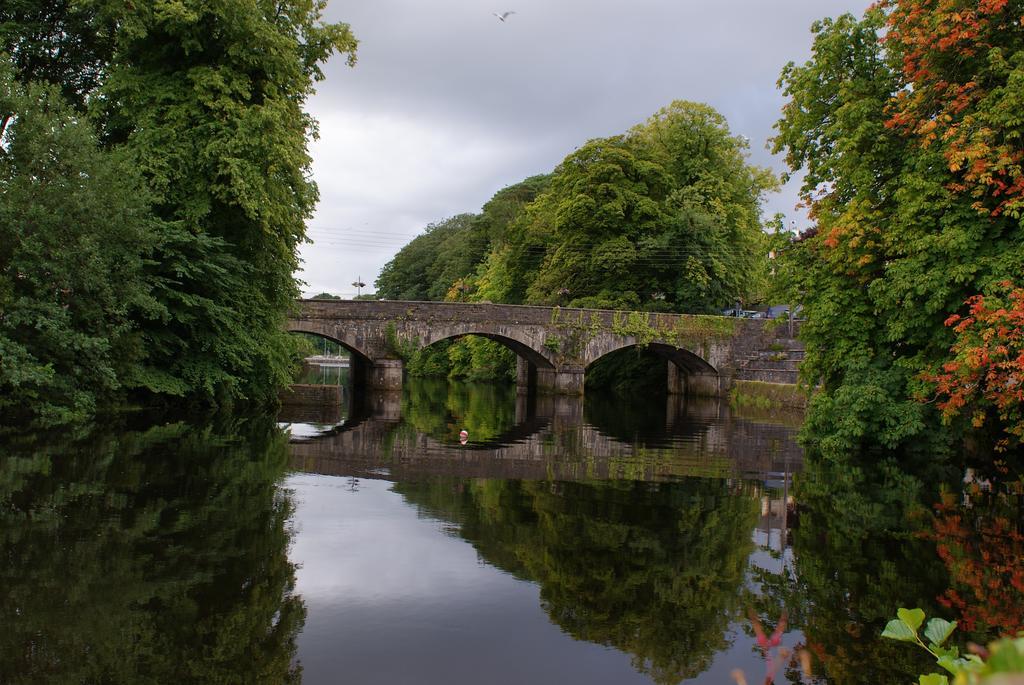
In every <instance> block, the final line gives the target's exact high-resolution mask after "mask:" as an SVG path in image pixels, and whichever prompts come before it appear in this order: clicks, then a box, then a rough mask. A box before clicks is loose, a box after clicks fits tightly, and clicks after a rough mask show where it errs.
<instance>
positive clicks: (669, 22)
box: [300, 0, 868, 296]
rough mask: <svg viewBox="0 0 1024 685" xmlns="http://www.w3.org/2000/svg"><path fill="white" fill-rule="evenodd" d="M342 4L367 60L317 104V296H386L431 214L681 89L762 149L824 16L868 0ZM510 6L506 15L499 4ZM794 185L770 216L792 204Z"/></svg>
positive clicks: (312, 250)
mask: <svg viewBox="0 0 1024 685" xmlns="http://www.w3.org/2000/svg"><path fill="white" fill-rule="evenodd" d="M502 2H505V3H506V4H505V5H500V4H495V3H494V2H493V1H489V2H481V0H432V1H431V2H425V1H424V0H348V1H347V2H343V1H342V0H332V1H331V2H330V4H329V6H328V9H327V15H326V18H327V19H328V20H329V21H344V22H347V23H348V24H350V25H351V27H352V30H353V31H354V33H355V35H356V37H357V38H358V39H359V41H360V45H359V52H358V63H357V64H356V66H355V68H352V69H350V68H348V67H347V66H346V65H345V63H344V61H343V60H342V59H339V58H337V57H335V58H334V59H332V60H331V61H330V62H329V63H328V64H327V66H326V69H325V71H326V74H327V78H326V80H325V81H323V82H322V83H321V84H319V89H318V92H317V94H316V95H315V96H314V97H313V98H311V99H310V101H309V103H308V108H309V110H310V111H311V112H312V114H313V116H315V117H316V118H317V119H318V120H319V122H320V139H319V140H317V141H315V142H314V143H313V144H312V145H311V148H310V151H311V154H312V156H313V173H314V178H315V180H316V181H317V183H318V184H319V186H320V196H321V197H320V205H319V208H318V210H317V213H316V215H315V217H314V218H313V220H312V221H311V222H310V226H309V235H310V237H311V238H312V240H313V242H312V243H310V244H307V245H305V246H303V248H302V252H301V256H302V259H303V262H304V264H303V271H302V272H301V273H300V278H302V280H304V281H305V282H306V286H305V287H304V292H305V293H306V294H307V295H311V294H315V293H319V292H322V291H328V292H332V293H336V294H340V295H342V296H352V295H354V294H355V288H354V287H353V286H352V283H353V282H354V281H356V280H357V278H358V277H361V278H362V280H363V281H364V282H365V283H366V284H367V287H366V288H364V289H363V292H367V291H372V290H373V281H374V279H375V278H376V277H377V275H378V273H379V272H380V269H381V267H382V266H383V265H384V264H385V263H386V262H387V261H388V260H389V259H391V258H392V257H393V256H394V254H395V253H396V252H397V251H398V250H399V249H400V248H401V247H402V246H403V245H405V244H406V243H407V242H408V241H409V240H411V239H412V238H413V237H415V236H416V235H418V234H419V233H420V232H422V230H423V229H424V228H425V227H426V226H427V225H428V224H429V223H431V222H436V221H439V220H441V219H444V218H446V217H449V216H452V215H454V214H459V213H462V212H476V211H479V209H480V207H481V205H483V203H484V202H486V201H487V200H488V199H489V198H490V197H491V196H492V195H493V194H494V193H495V191H497V190H499V189H501V188H503V187H505V186H507V185H510V184H512V183H516V182H518V181H520V180H522V179H523V178H526V177H527V176H531V175H533V174H538V173H546V172H549V171H551V170H552V169H553V168H554V167H555V165H557V164H558V163H559V162H560V161H561V160H562V159H563V158H564V157H565V156H566V155H567V154H568V153H569V152H571V151H572V150H573V149H574V148H576V147H578V146H579V145H581V144H582V143H584V142H585V141H586V140H588V139H590V138H595V137H600V136H608V135H615V134H618V133H622V132H624V131H625V130H626V129H628V128H629V127H630V126H632V125H634V124H637V123H640V122H642V121H643V120H645V119H646V118H647V117H649V116H650V115H651V114H653V113H654V112H656V111H657V110H658V109H660V108H661V107H663V106H665V105H667V104H668V103H670V102H671V101H673V100H693V101H698V102H706V103H708V104H710V105H712V106H713V107H715V108H716V109H718V111H720V112H721V113H722V114H724V115H725V117H726V119H727V120H728V121H729V125H730V128H731V129H732V131H733V132H734V133H735V134H737V135H742V136H746V137H748V138H749V139H750V147H751V150H750V159H751V161H752V162H753V163H755V164H759V165H762V166H769V167H772V168H774V169H776V170H778V171H782V170H783V168H784V166H783V163H782V160H781V159H779V158H777V157H773V156H772V155H771V154H769V152H768V151H767V149H766V143H767V140H768V138H769V137H770V136H771V133H772V124H773V123H774V122H775V120H776V119H777V118H778V113H779V110H780V108H781V106H782V102H783V98H782V96H781V93H780V92H779V91H778V89H777V88H776V86H775V83H776V81H777V80H778V76H779V72H780V70H781V69H782V67H783V65H784V64H786V62H788V61H791V60H793V61H797V62H802V61H804V60H806V59H807V58H808V56H809V54H810V43H811V34H810V31H809V27H810V25H811V23H812V22H813V21H814V20H815V19H819V18H821V17H825V16H836V15H838V14H841V13H843V12H853V13H854V14H857V15H860V14H861V13H862V12H863V10H864V9H865V8H866V6H867V4H868V2H867V0H630V1H628V2H611V1H610V0H502ZM506 10H514V11H515V14H513V15H511V16H509V17H508V19H507V21H505V22H500V21H499V20H498V19H497V18H496V17H495V16H494V15H493V13H494V12H503V11H506ZM795 203H796V187H795V184H793V183H791V184H790V185H789V186H787V187H786V188H784V189H783V191H782V192H780V193H778V194H776V195H773V196H771V197H769V198H767V200H766V203H765V214H766V215H767V216H770V215H771V214H773V213H774V212H783V213H784V214H786V215H787V220H786V221H787V223H789V222H790V221H796V222H797V224H798V225H800V224H801V221H802V217H801V216H800V215H799V214H798V213H797V212H795V210H794V204H795Z"/></svg>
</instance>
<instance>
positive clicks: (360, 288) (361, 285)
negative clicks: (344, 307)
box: [352, 276, 366, 297]
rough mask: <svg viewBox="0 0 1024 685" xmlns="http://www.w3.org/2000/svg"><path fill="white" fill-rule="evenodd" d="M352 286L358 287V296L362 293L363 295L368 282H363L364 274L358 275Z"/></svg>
mask: <svg viewBox="0 0 1024 685" xmlns="http://www.w3.org/2000/svg"><path fill="white" fill-rule="evenodd" d="M352 286H353V287H354V288H355V289H356V297H359V296H360V295H362V294H363V288H364V287H365V286H366V284H365V283H363V277H362V276H356V280H355V281H354V282H353V283H352Z"/></svg>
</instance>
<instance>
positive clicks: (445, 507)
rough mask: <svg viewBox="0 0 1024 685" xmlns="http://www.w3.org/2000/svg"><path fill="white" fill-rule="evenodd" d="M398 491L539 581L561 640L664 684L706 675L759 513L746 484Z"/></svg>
mask: <svg viewBox="0 0 1024 685" xmlns="http://www.w3.org/2000/svg"><path fill="white" fill-rule="evenodd" d="M395 490H396V491H398V492H400V493H402V494H403V495H404V496H405V497H406V498H407V499H408V500H409V501H411V502H413V503H415V504H417V505H418V506H420V507H421V508H422V509H423V510H425V511H427V512H429V513H430V514H431V515H432V516H439V517H442V518H446V519H448V520H452V521H455V522H457V523H458V524H460V534H461V536H462V537H464V538H465V539H467V540H469V541H470V542H472V543H473V545H474V546H475V547H476V549H477V550H478V552H479V553H480V555H481V557H483V558H484V559H485V560H487V561H488V562H490V563H492V564H494V565H495V566H497V567H499V568H502V569H504V570H506V571H509V572H511V573H513V574H515V575H516V576H518V577H520V578H524V579H527V580H532V581H536V582H537V583H539V585H540V588H541V599H542V602H543V606H544V609H545V611H547V612H548V614H549V615H550V617H551V619H552V620H553V621H554V622H555V623H556V624H558V625H559V626H560V627H561V628H562V629H563V630H565V631H566V632H567V633H569V634H570V635H572V636H573V637H575V638H577V639H580V640H587V641H590V642H595V643H598V644H603V645H610V646H613V647H615V648H617V649H620V650H622V651H624V652H627V653H629V654H631V655H632V657H633V663H634V666H635V667H636V668H637V669H638V670H640V671H642V672H646V673H649V674H650V675H651V676H652V677H653V678H654V679H655V680H656V681H657V682H659V683H676V682H679V681H680V680H682V679H684V678H687V677H692V676H695V675H697V674H698V673H700V672H702V671H704V670H705V669H706V668H707V667H708V665H709V664H710V661H711V657H712V656H713V655H714V653H715V652H716V651H719V650H721V649H723V648H725V647H726V646H727V640H726V637H725V634H726V631H727V629H728V626H729V623H730V622H731V621H732V620H734V619H735V618H737V617H738V616H739V615H740V612H741V609H742V607H741V606H740V595H741V586H742V582H743V577H744V570H745V568H746V562H747V556H748V555H749V554H750V551H751V549H752V542H751V535H750V534H751V531H752V530H753V528H754V525H755V523H756V521H757V516H758V501H757V498H756V497H755V496H754V495H753V494H752V493H751V492H749V491H747V490H746V489H744V488H743V487H742V486H736V485H730V484H729V483H728V482H726V481H724V480H718V479H700V480H698V479H689V480H686V481H683V482H677V483H644V482H627V481H607V482H590V483H581V482H573V483H570V482H550V481H540V482H537V481H533V482H530V481H498V480H492V481H455V480H433V481H429V482H424V483H399V484H397V485H396V486H395Z"/></svg>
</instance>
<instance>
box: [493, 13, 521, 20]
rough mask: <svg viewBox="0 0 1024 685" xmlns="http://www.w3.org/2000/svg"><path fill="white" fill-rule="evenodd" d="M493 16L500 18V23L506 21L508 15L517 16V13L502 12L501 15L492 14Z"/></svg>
mask: <svg viewBox="0 0 1024 685" xmlns="http://www.w3.org/2000/svg"><path fill="white" fill-rule="evenodd" d="M491 14H493V15H494V16H496V17H497V18H498V21H505V19H506V18H508V15H510V14H515V12H502V13H501V14H498V13H497V12H491Z"/></svg>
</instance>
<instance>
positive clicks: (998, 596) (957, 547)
mask: <svg viewBox="0 0 1024 685" xmlns="http://www.w3.org/2000/svg"><path fill="white" fill-rule="evenodd" d="M936 513H937V516H936V518H935V521H934V532H933V533H932V534H931V535H930V537H932V538H933V539H934V540H935V541H936V543H937V549H938V553H939V556H940V557H941V558H942V561H943V562H945V564H946V567H947V568H948V569H949V576H950V582H951V583H952V585H953V587H951V588H950V589H948V590H946V592H945V593H944V594H943V595H942V596H941V597H939V603H941V604H943V605H944V606H946V607H949V608H950V609H953V610H954V611H956V612H957V614H958V615H959V616H958V619H959V621H960V625H961V626H962V627H963V628H964V629H965V630H967V631H973V630H979V629H980V630H998V631H1000V632H1001V633H1003V634H1004V635H1015V634H1016V633H1017V632H1018V631H1020V630H1024V564H1022V563H1021V559H1024V535H1021V533H1020V531H1019V530H1018V529H1016V528H1015V527H1014V525H1013V524H1012V523H1011V522H1010V521H1009V519H1008V518H1006V517H1003V516H989V515H986V514H981V513H980V512H972V511H971V510H969V509H961V508H960V507H954V506H950V505H939V506H938V507H937V512H936Z"/></svg>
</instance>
